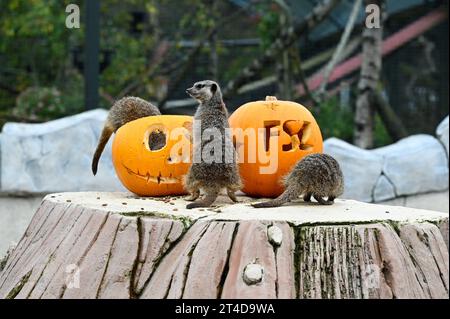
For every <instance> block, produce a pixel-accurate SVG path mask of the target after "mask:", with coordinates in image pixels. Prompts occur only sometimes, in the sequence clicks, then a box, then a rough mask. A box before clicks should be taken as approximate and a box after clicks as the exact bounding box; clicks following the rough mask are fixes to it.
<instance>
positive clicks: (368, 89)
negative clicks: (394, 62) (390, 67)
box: [354, 0, 384, 148]
mask: <svg viewBox="0 0 450 319" xmlns="http://www.w3.org/2000/svg"><path fill="white" fill-rule="evenodd" d="M364 3H365V5H366V7H367V6H368V5H369V4H375V5H377V6H378V7H379V8H380V27H379V28H376V27H373V28H368V27H367V26H366V27H365V28H364V29H363V39H362V48H363V52H362V65H361V74H360V79H359V83H358V99H357V101H356V111H355V119H354V122H355V128H354V144H355V145H356V146H359V147H361V148H371V147H373V132H374V127H375V124H374V123H375V121H374V117H375V107H374V105H373V103H371V98H370V96H371V95H372V94H374V92H376V89H377V85H378V81H379V79H380V73H381V58H382V54H381V45H382V41H383V25H382V21H383V18H382V17H383V3H384V1H383V0H365V1H364Z"/></svg>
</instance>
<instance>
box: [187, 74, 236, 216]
mask: <svg viewBox="0 0 450 319" xmlns="http://www.w3.org/2000/svg"><path fill="white" fill-rule="evenodd" d="M186 93H188V94H189V95H190V96H191V97H192V98H194V99H196V100H197V101H198V102H199V103H200V105H199V106H198V108H197V111H196V113H195V115H194V161H193V163H192V166H191V167H190V169H189V172H188V174H187V175H186V178H185V188H186V190H187V191H189V192H190V194H191V196H190V197H189V198H187V200H190V201H195V200H196V199H198V197H199V196H200V190H203V191H204V192H205V197H204V198H203V199H202V200H199V201H196V202H193V203H190V204H188V205H187V206H186V208H189V209H190V208H196V207H208V206H210V205H211V204H212V203H214V201H215V200H216V198H217V196H218V195H219V192H220V191H221V190H222V189H226V190H227V194H228V196H229V197H230V198H231V200H232V201H233V202H237V199H236V195H235V192H236V191H238V190H239V189H241V179H240V177H239V170H238V166H237V161H236V153H235V150H234V146H233V142H232V140H231V136H230V132H229V127H230V126H229V124H228V111H227V109H226V107H225V103H224V102H223V100H222V92H221V90H220V87H219V85H218V84H217V83H216V82H213V81H209V80H207V81H201V82H197V83H195V84H194V86H193V87H191V88H189V89H187V90H186ZM195 123H198V124H200V127H201V129H200V132H199V134H196V132H195V125H196V124H195ZM206 130H213V131H216V132H217V133H220V134H219V135H220V141H219V142H220V144H221V145H220V148H221V154H219V155H220V156H215V155H217V154H212V153H211V152H210V153H209V154H210V155H212V157H214V160H213V161H210V160H205V158H204V156H203V155H205V154H203V153H204V152H203V150H204V149H205V146H207V145H208V144H209V143H211V140H208V139H206V140H205V139H204V138H202V137H204V136H203V133H204V132H205V131H206ZM197 135H198V136H197ZM199 139H200V140H199ZM214 142H217V141H214ZM215 151H216V149H214V152H213V153H215ZM195 154H201V158H200V159H199V160H198V161H197V162H196V160H195V157H196V156H195Z"/></svg>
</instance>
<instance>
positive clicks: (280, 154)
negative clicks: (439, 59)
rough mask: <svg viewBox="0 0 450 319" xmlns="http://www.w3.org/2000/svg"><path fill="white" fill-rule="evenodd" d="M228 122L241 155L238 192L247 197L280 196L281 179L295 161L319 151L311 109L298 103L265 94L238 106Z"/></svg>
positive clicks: (318, 129)
mask: <svg viewBox="0 0 450 319" xmlns="http://www.w3.org/2000/svg"><path fill="white" fill-rule="evenodd" d="M229 121H230V127H231V128H232V129H233V141H234V142H235V146H236V150H237V152H238V154H240V155H241V156H240V159H239V171H240V175H241V178H242V181H243V183H244V187H243V189H242V191H243V192H245V193H246V194H248V195H251V196H261V197H276V196H278V195H280V194H281V193H282V192H283V191H284V186H283V183H282V179H283V177H284V176H286V175H287V174H288V173H289V172H290V170H291V169H292V167H293V166H294V165H295V164H296V163H297V161H299V160H300V159H301V158H303V157H305V156H306V155H308V154H312V153H321V152H322V150H323V141H322V135H321V133H320V128H319V126H318V125H317V123H316V121H315V119H314V117H313V116H312V114H311V112H309V111H308V110H307V109H306V108H305V107H304V106H302V105H300V104H298V103H294V102H289V101H278V100H277V99H276V98H275V97H267V98H266V101H257V102H251V103H247V104H245V105H243V106H241V107H240V108H238V109H237V110H236V111H235V112H234V113H233V114H232V115H231V116H230V119H229ZM252 132H254V133H253V134H251V133H252ZM255 137H256V138H255ZM252 138H253V140H252Z"/></svg>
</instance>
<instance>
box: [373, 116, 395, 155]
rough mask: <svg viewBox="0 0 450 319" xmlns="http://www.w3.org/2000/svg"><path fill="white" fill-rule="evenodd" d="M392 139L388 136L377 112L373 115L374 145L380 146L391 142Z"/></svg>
mask: <svg viewBox="0 0 450 319" xmlns="http://www.w3.org/2000/svg"><path fill="white" fill-rule="evenodd" d="M393 142H394V141H393V140H392V138H391V137H390V136H389V133H388V132H387V130H386V128H385V126H384V124H383V121H381V118H380V116H379V115H378V114H377V115H376V116H375V130H374V135H373V143H374V147H381V146H385V145H389V144H392V143H393Z"/></svg>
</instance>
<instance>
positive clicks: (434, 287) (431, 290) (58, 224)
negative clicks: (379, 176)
mask: <svg viewBox="0 0 450 319" xmlns="http://www.w3.org/2000/svg"><path fill="white" fill-rule="evenodd" d="M239 200H240V201H241V203H239V204H236V205H232V204H231V203H230V201H229V199H228V198H226V197H225V196H221V197H219V199H218V201H217V202H216V203H217V205H218V207H213V208H205V209H194V210H187V209H185V207H186V202H185V201H184V200H183V198H182V197H164V198H139V197H136V196H134V195H132V194H129V193H94V192H87V193H61V194H51V195H48V196H46V197H45V198H44V200H43V202H42V204H41V206H40V207H39V209H38V210H37V212H36V213H35V215H34V217H33V219H32V221H31V223H30V225H29V226H28V229H27V230H26V232H25V234H24V236H23V237H22V239H21V240H20V242H19V243H18V245H17V246H16V248H15V249H14V250H12V251H11V252H10V254H9V255H8V257H7V258H6V259H5V260H3V261H0V298H448V289H449V287H448V286H449V284H448V273H449V256H448V214H444V213H439V212H432V211H426V210H419V209H412V208H406V207H391V206H384V205H374V204H367V203H361V202H357V201H353V200H340V199H338V200H336V203H335V204H334V205H332V206H321V205H318V204H317V203H315V202H313V203H304V202H302V201H301V200H299V201H298V202H294V203H291V204H289V205H285V206H282V207H277V208H268V209H254V208H252V207H250V206H249V202H250V201H252V200H251V199H250V198H248V197H243V196H241V197H240V198H239ZM253 201H254V200H253Z"/></svg>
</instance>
